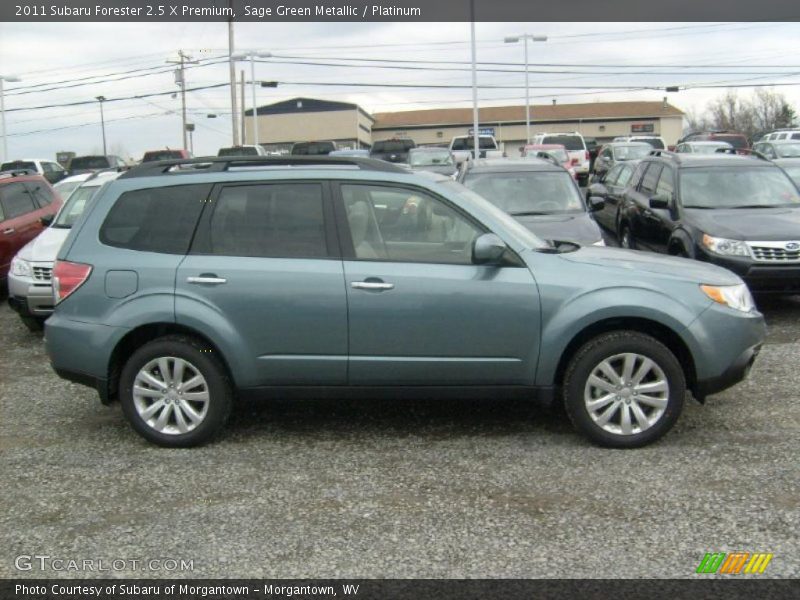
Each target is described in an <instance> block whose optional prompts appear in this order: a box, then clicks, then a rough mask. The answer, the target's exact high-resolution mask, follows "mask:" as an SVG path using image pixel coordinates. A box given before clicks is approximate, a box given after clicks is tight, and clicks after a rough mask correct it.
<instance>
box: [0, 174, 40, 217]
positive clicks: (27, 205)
mask: <svg viewBox="0 0 800 600" xmlns="http://www.w3.org/2000/svg"><path fill="white" fill-rule="evenodd" d="M0 206H2V207H3V214H4V215H5V218H6V219H15V218H17V217H21V216H22V215H24V214H27V213H31V212H33V211H35V210H37V207H36V205H35V204H34V203H33V198H32V197H31V195H30V193H29V192H28V189H27V188H26V187H25V186H24V185H23V184H22V183H8V184H6V185H4V186H2V187H0Z"/></svg>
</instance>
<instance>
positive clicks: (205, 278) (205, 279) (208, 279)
mask: <svg viewBox="0 0 800 600" xmlns="http://www.w3.org/2000/svg"><path fill="white" fill-rule="evenodd" d="M186 282H187V283H206V284H211V285H219V284H221V283H228V280H227V279H225V278H223V277H217V276H216V275H201V276H200V277H187V278H186Z"/></svg>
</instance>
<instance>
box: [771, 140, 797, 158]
mask: <svg viewBox="0 0 800 600" xmlns="http://www.w3.org/2000/svg"><path fill="white" fill-rule="evenodd" d="M775 150H776V152H777V153H778V156H779V157H781V158H800V142H798V143H796V144H775Z"/></svg>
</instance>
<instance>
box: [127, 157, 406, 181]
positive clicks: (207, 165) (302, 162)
mask: <svg viewBox="0 0 800 600" xmlns="http://www.w3.org/2000/svg"><path fill="white" fill-rule="evenodd" d="M248 167H267V168H269V167H300V168H314V167H356V168H359V169H361V170H363V171H384V172H389V173H407V171H406V170H404V169H402V168H400V167H398V166H396V165H393V164H391V163H388V162H385V161H382V160H377V159H374V158H361V157H357V156H331V157H329V156H209V157H204V158H189V159H175V160H159V161H153V162H148V163H142V164H139V165H136V166H135V167H131V169H130V170H129V171H127V172H125V173H123V174H122V175H120V179H129V178H132V177H152V176H155V175H179V174H184V175H185V174H191V173H197V172H198V171H200V172H203V173H220V172H224V171H229V170H231V168H234V169H236V168H248Z"/></svg>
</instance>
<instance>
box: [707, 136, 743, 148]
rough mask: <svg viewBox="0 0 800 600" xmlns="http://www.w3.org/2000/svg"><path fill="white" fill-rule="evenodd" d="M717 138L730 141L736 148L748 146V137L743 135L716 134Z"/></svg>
mask: <svg viewBox="0 0 800 600" xmlns="http://www.w3.org/2000/svg"><path fill="white" fill-rule="evenodd" d="M714 139H715V140H721V141H723V142H728V143H729V144H730V145H731V146H733V147H734V148H736V149H739V148H747V138H745V137H744V136H743V135H726V134H719V133H715V134H714Z"/></svg>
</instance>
